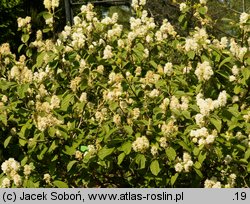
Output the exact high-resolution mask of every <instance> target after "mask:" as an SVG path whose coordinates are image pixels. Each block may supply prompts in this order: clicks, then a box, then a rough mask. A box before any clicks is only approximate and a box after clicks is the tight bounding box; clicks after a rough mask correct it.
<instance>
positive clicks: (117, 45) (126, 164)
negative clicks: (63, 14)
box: [0, 0, 250, 188]
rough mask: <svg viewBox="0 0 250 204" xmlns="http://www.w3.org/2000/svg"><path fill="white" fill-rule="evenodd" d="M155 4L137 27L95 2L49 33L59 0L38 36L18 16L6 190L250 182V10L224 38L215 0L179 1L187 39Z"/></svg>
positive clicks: (7, 66)
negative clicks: (211, 1) (157, 14)
mask: <svg viewBox="0 0 250 204" xmlns="http://www.w3.org/2000/svg"><path fill="white" fill-rule="evenodd" d="M187 2H189V1H187ZM145 3H146V2H145V1H144V0H139V1H138V0H134V1H133V3H132V7H133V12H134V17H131V18H130V28H129V29H123V26H122V25H120V24H118V23H117V21H118V18H119V17H118V15H117V14H116V13H114V14H113V15H112V17H108V16H107V17H105V18H104V19H98V18H97V17H96V13H95V12H94V11H93V6H92V5H91V4H88V5H87V6H82V7H81V12H80V14H79V15H78V16H76V17H75V18H74V25H73V26H72V27H70V26H65V28H64V30H63V31H62V32H61V33H60V34H58V36H57V35H49V33H52V34H53V33H54V26H53V25H54V23H55V13H56V9H57V8H58V6H59V1H57V0H45V1H44V5H45V8H46V9H47V12H44V13H43V17H44V19H45V28H44V29H43V30H38V31H37V32H36V39H35V40H34V39H32V38H31V37H30V36H31V35H32V30H31V24H32V19H31V18H30V17H26V18H19V19H18V28H19V30H20V31H22V32H23V34H22V38H21V41H22V45H20V47H19V51H20V52H24V53H25V55H22V56H20V58H19V59H17V58H16V56H15V55H14V54H12V53H11V51H10V47H9V45H8V44H7V43H5V44H2V45H1V47H0V135H1V142H0V146H1V149H0V150H1V152H0V156H1V158H0V159H1V162H2V165H1V169H2V173H1V176H0V183H1V186H2V187H208V188H210V187H213V188H216V187H217V188H219V187H249V186H250V175H249V173H250V163H249V161H250V123H249V121H250V106H249V104H250V95H249V90H250V57H249V54H250V50H249V45H250V35H249V32H250V15H249V14H247V13H245V12H243V13H241V15H240V19H239V22H238V24H237V25H238V28H237V29H238V31H239V36H237V38H233V37H232V38H228V37H222V38H219V39H217V38H216V37H215V36H213V35H211V34H208V33H207V29H211V26H212V25H211V24H212V23H213V22H212V21H211V19H210V18H209V17H208V15H207V11H208V7H207V5H206V0H200V1H199V2H196V3H195V4H189V3H181V4H180V5H179V7H180V13H181V17H180V19H179V21H180V24H181V26H182V28H183V29H184V30H186V33H185V34H183V35H182V34H181V33H178V32H177V31H176V30H175V28H174V26H172V25H171V23H170V22H169V21H168V20H167V19H165V20H163V22H162V23H161V24H160V25H159V26H157V25H156V23H155V22H154V18H152V17H149V15H148V12H147V11H145V10H143V6H144V5H145ZM190 10H192V11H193V12H194V17H195V18H196V24H195V26H194V27H193V28H192V27H187V26H186V24H187V23H186V22H187V21H188V20H189V16H190V13H189V11H190ZM187 29H188V31H187ZM33 32H34V31H33ZM187 33H188V35H187ZM49 36H52V37H51V38H50V37H49Z"/></svg>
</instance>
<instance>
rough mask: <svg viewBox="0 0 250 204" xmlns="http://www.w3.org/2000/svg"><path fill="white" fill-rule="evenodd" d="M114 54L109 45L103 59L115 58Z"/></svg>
mask: <svg viewBox="0 0 250 204" xmlns="http://www.w3.org/2000/svg"><path fill="white" fill-rule="evenodd" d="M113 55H114V54H113V53H112V47H111V46H110V45H107V46H106V47H105V49H104V51H103V59H110V58H112V57H113Z"/></svg>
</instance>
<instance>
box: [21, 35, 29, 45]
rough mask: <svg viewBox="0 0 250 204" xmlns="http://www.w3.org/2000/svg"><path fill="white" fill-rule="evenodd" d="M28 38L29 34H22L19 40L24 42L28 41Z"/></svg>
mask: <svg viewBox="0 0 250 204" xmlns="http://www.w3.org/2000/svg"><path fill="white" fill-rule="evenodd" d="M29 38H30V35H29V34H23V35H22V37H21V40H22V42H24V43H26V42H28V40H29Z"/></svg>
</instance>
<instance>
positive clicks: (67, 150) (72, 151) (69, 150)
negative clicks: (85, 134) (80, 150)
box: [63, 145, 76, 156]
mask: <svg viewBox="0 0 250 204" xmlns="http://www.w3.org/2000/svg"><path fill="white" fill-rule="evenodd" d="M75 152H76V149H75V148H74V147H69V146H67V145H66V146H65V150H63V153H65V154H67V155H70V156H71V155H74V154H75Z"/></svg>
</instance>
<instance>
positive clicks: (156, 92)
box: [148, 89, 160, 98]
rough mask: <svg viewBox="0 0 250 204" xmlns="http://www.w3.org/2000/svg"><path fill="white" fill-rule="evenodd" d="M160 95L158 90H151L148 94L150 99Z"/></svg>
mask: <svg viewBox="0 0 250 204" xmlns="http://www.w3.org/2000/svg"><path fill="white" fill-rule="evenodd" d="M159 95H160V91H159V90H158V89H153V90H152V91H151V92H150V93H149V95H148V96H149V97H150V98H156V97H158V96H159Z"/></svg>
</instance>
